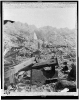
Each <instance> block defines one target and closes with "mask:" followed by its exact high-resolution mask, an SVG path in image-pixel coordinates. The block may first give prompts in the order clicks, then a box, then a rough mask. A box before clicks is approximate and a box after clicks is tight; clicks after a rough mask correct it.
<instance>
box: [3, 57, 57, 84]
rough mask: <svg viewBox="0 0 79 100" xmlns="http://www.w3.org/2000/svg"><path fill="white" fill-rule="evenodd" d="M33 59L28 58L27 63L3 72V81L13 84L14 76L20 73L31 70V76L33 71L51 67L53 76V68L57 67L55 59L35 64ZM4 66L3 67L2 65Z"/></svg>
mask: <svg viewBox="0 0 79 100" xmlns="http://www.w3.org/2000/svg"><path fill="white" fill-rule="evenodd" d="M35 59H36V58H35V57H32V58H30V59H29V60H27V61H24V62H22V63H21V64H18V65H16V66H13V67H10V68H9V69H8V70H5V71H4V80H6V79H7V78H9V83H14V75H15V74H16V73H18V72H20V71H28V70H31V76H32V70H33V69H41V68H44V67H50V66H51V67H52V68H53V72H54V74H55V66H56V65H58V61H57V58H53V59H50V60H47V61H44V62H38V63H36V62H35ZM4 66H5V65H4Z"/></svg>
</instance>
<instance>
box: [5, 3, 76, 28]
mask: <svg viewBox="0 0 79 100" xmlns="http://www.w3.org/2000/svg"><path fill="white" fill-rule="evenodd" d="M30 4H31V3H30ZM40 4H41V3H38V6H37V5H34V6H33V4H31V5H30V6H28V4H27V3H25V4H19V3H17V4H6V3H4V4H3V19H4V20H13V21H20V22H23V23H27V24H29V25H35V26H36V27H37V28H39V27H43V26H52V27H56V28H65V27H68V28H70V29H73V28H75V25H76V6H75V7H74V6H73V5H75V4H68V5H70V6H68V7H67V6H65V5H66V4H65V5H64V4H53V6H50V4H49V7H47V6H45V5H44V4H43V5H42V6H39V5H40ZM46 5H47V4H46ZM54 5H55V6H54ZM71 5H72V6H71Z"/></svg>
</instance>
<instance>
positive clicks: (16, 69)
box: [4, 57, 35, 78]
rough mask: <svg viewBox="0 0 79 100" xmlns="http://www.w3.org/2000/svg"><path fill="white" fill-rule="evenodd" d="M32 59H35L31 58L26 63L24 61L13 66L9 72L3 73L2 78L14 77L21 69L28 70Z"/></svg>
mask: <svg viewBox="0 0 79 100" xmlns="http://www.w3.org/2000/svg"><path fill="white" fill-rule="evenodd" d="M34 59H35V57H33V58H31V59H29V60H27V61H24V62H23V63H21V64H18V65H16V66H13V67H12V68H11V67H10V68H9V70H7V71H5V72H4V78H8V77H10V76H12V75H14V74H15V73H17V72H18V71H20V70H21V69H23V68H25V67H26V68H28V67H29V66H30V65H31V64H33V62H34Z"/></svg>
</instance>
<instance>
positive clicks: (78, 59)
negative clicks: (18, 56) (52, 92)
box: [0, 1, 79, 98]
mask: <svg viewBox="0 0 79 100" xmlns="http://www.w3.org/2000/svg"><path fill="white" fill-rule="evenodd" d="M3 2H28V3H30V2H34V3H35V2H39V3H40V2H48V3H52V2H55V3H56V2H57V3H58V2H63V3H65V2H76V3H77V74H78V75H79V73H78V71H79V67H78V65H79V56H78V43H79V42H78V36H79V35H78V21H79V20H78V3H79V2H78V1H1V34H0V35H1V89H3V81H2V80H3V68H2V66H3V63H2V58H3V55H2V52H3V49H2V48H3V47H2V41H3V40H2V31H3V29H2V24H3V22H2V21H3V13H2V12H3V6H2V3H3ZM78 75H77V88H79V84H78V83H79V79H78ZM56 96H57V95H56ZM33 97H34V96H33ZM38 97H39V96H38ZM42 97H43V96H42ZM47 97H48V96H46V98H47ZM49 97H50V96H49ZM53 97H54V96H53ZM57 97H58V96H57ZM64 97H65V96H64Z"/></svg>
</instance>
